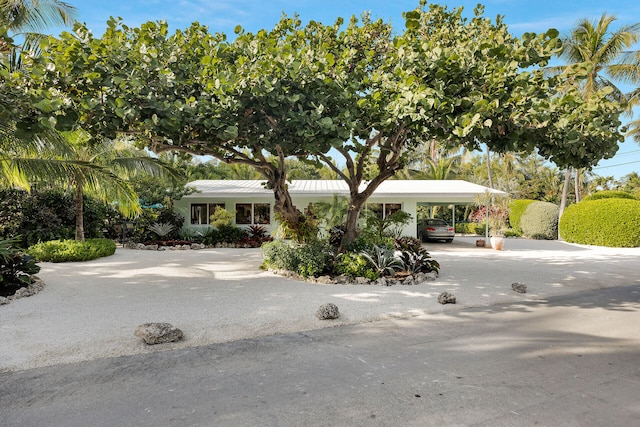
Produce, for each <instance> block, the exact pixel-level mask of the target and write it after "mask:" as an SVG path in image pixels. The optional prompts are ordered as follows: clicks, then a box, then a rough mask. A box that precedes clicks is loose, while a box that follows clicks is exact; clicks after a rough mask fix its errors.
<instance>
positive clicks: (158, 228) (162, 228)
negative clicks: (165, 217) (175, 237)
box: [149, 222, 175, 237]
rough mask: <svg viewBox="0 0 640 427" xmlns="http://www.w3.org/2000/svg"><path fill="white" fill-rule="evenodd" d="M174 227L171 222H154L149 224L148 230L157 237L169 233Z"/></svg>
mask: <svg viewBox="0 0 640 427" xmlns="http://www.w3.org/2000/svg"><path fill="white" fill-rule="evenodd" d="M174 228H175V227H174V226H173V224H169V223H168V222H160V223H158V222H155V223H153V225H151V226H149V230H151V231H153V232H154V233H156V234H157V235H158V237H165V236H166V235H167V234H169V233H171V232H172V231H173V229H174Z"/></svg>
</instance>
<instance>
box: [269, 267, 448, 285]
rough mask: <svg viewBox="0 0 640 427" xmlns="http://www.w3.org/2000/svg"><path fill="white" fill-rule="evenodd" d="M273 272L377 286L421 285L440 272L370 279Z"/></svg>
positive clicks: (316, 280)
mask: <svg viewBox="0 0 640 427" xmlns="http://www.w3.org/2000/svg"><path fill="white" fill-rule="evenodd" d="M269 271H270V272H272V273H273V274H277V275H278V276H283V277H288V278H290V279H296V280H301V281H305V282H311V283H319V284H322V285H377V286H394V285H405V286H412V285H419V284H421V283H425V282H433V281H434V280H436V278H437V277H438V273H436V272H435V271H432V272H430V273H418V274H415V275H412V276H406V277H380V278H379V279H376V280H370V279H367V278H366V277H356V278H355V279H351V278H349V277H348V276H345V275H340V276H319V277H303V276H300V275H299V274H298V273H295V272H293V271H289V270H277V269H271V268H270V269H269Z"/></svg>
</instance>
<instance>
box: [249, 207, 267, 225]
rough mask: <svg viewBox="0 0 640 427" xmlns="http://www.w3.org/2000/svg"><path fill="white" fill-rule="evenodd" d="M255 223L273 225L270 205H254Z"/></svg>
mask: <svg viewBox="0 0 640 427" xmlns="http://www.w3.org/2000/svg"><path fill="white" fill-rule="evenodd" d="M253 223H254V224H269V223H271V206H269V203H256V204H255V205H253Z"/></svg>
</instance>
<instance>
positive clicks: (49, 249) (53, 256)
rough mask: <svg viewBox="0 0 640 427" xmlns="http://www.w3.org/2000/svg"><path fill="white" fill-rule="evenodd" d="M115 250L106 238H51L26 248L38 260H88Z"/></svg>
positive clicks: (112, 252)
mask: <svg viewBox="0 0 640 427" xmlns="http://www.w3.org/2000/svg"><path fill="white" fill-rule="evenodd" d="M115 252H116V244H115V243H114V242H113V241H112V240H108V239H87V240H85V241H78V240H51V241H48V242H42V243H38V244H35V245H33V246H31V247H29V249H28V250H27V253H28V254H29V255H31V256H33V257H35V258H36V259H37V260H38V261H49V262H71V261H89V260H92V259H96V258H101V257H105V256H110V255H113V254H114V253H115Z"/></svg>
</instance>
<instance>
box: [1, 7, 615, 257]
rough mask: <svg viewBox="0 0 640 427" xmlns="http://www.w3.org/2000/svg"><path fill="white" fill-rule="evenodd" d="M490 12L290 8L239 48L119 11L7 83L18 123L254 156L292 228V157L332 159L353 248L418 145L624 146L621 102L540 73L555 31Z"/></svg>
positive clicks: (565, 158)
mask: <svg viewBox="0 0 640 427" xmlns="http://www.w3.org/2000/svg"><path fill="white" fill-rule="evenodd" d="M482 12H483V11H482V8H481V7H479V8H477V9H476V10H475V14H474V16H473V17H472V18H465V17H464V16H463V11H462V9H461V8H458V9H453V10H448V9H447V8H445V7H442V6H436V5H432V6H430V7H428V8H427V7H425V6H424V4H422V5H421V6H420V7H418V8H417V9H416V10H414V11H410V12H407V13H406V14H405V20H406V23H405V28H404V30H403V31H401V30H399V29H397V28H396V29H395V31H394V30H393V29H392V27H391V25H390V24H388V23H385V22H383V21H381V20H377V21H374V20H371V19H370V18H369V17H367V16H366V15H365V16H363V18H362V19H361V20H358V19H356V18H352V19H351V20H350V21H349V22H348V23H345V22H344V21H343V20H342V19H338V20H336V22H335V23H334V24H332V25H323V24H321V23H319V22H315V21H311V22H309V23H308V24H306V25H303V24H302V22H301V21H300V19H298V18H297V17H286V16H284V17H283V18H282V19H281V20H280V22H279V23H278V24H277V25H276V26H275V27H274V28H273V29H272V30H260V31H258V32H256V33H249V32H245V31H244V30H243V29H242V28H240V27H238V28H237V29H236V33H237V34H236V37H235V38H234V39H233V40H232V41H230V40H228V39H227V37H226V36H225V35H224V34H217V33H216V34H212V33H210V32H209V30H208V29H207V28H206V27H204V26H201V25H199V24H193V25H192V26H190V27H189V28H187V29H185V30H178V31H176V32H175V33H173V34H170V33H169V30H168V26H167V24H166V23H163V22H159V23H154V22H148V23H146V24H143V25H142V26H140V27H138V28H130V27H127V26H126V25H122V24H121V23H120V22H119V21H117V20H111V21H110V22H109V23H108V28H107V31H106V33H105V34H104V35H103V36H102V37H99V38H98V37H94V36H93V35H92V34H91V32H90V31H88V29H87V28H85V27H83V26H81V25H78V26H76V28H75V34H70V33H63V34H62V35H61V36H60V37H59V38H49V39H48V41H47V43H46V44H45V45H44V46H43V54H42V56H41V58H39V59H34V60H33V62H31V63H30V64H29V72H28V73H25V74H24V77H25V78H24V79H22V80H21V79H19V78H16V76H12V77H11V78H12V79H13V80H11V82H10V83H9V84H7V83H6V82H0V85H1V84H5V86H7V91H6V93H7V94H11V95H12V96H15V95H16V94H21V95H22V100H24V99H30V101H31V102H30V103H29V104H28V108H24V106H25V103H24V102H23V103H17V104H15V105H18V106H20V108H17V107H14V108H13V109H12V110H11V114H12V115H13V116H14V117H15V116H18V115H19V117H17V121H18V124H19V126H18V131H19V132H31V133H34V132H35V133H37V132H39V131H41V130H42V129H46V128H47V127H55V128H57V129H59V130H70V129H73V128H78V127H79V128H82V129H83V130H84V131H86V132H88V133H89V134H90V135H94V137H95V138H96V139H100V138H103V137H115V136H116V134H117V133H120V132H128V133H133V134H135V135H137V136H138V138H139V140H140V141H141V142H142V143H144V144H146V145H147V146H149V147H152V148H153V149H154V150H156V151H167V150H180V151H186V152H190V153H195V154H208V155H212V156H214V157H216V158H218V159H219V160H221V161H223V162H227V163H242V164H246V165H250V166H252V167H254V168H256V170H258V171H259V172H260V173H261V175H262V176H264V177H265V181H266V185H267V186H268V187H269V188H272V189H273V191H274V195H275V210H276V212H277V213H278V214H279V216H280V217H281V219H282V220H283V221H286V222H287V223H289V224H290V225H291V226H292V228H296V227H297V226H301V225H302V224H303V223H304V221H305V218H304V216H303V215H302V214H301V212H299V211H298V209H296V207H295V206H294V205H293V203H292V201H291V197H290V195H289V193H288V190H287V176H288V175H287V167H286V162H285V160H286V159H287V157H292V156H293V157H298V158H305V159H315V160H316V161H318V162H324V163H325V164H327V165H328V166H329V167H331V168H332V169H333V171H334V172H335V173H336V174H337V175H338V176H339V177H340V178H341V179H343V180H345V182H346V183H347V184H348V186H349V189H350V205H349V212H348V217H347V223H346V233H345V236H344V242H343V243H345V242H346V243H348V242H349V241H350V240H353V239H354V238H355V235H356V226H357V222H358V218H359V215H360V211H361V210H362V207H363V206H364V204H365V202H366V200H367V198H368V197H369V196H370V195H371V194H372V193H373V192H374V191H375V189H376V188H378V186H379V185H380V184H381V183H382V182H384V180H386V179H388V178H390V177H392V176H393V175H394V174H395V173H396V172H397V171H398V170H400V169H401V168H402V167H403V166H404V164H405V163H406V160H407V158H408V156H409V155H410V153H411V150H412V149H413V148H414V147H416V146H417V145H418V144H420V143H421V142H423V141H428V140H432V139H437V140H443V141H446V142H447V143H448V144H449V145H451V146H461V145H465V146H468V147H476V146H477V145H478V144H479V143H481V142H482V143H487V144H488V145H489V147H490V148H491V149H492V150H493V151H498V152H501V151H506V150H512V151H526V152H531V151H532V150H533V148H534V147H537V148H538V149H539V152H540V153H541V154H543V155H545V156H546V157H548V158H550V157H551V158H553V159H554V161H556V163H557V164H559V165H561V164H562V163H563V162H564V163H566V162H569V161H571V163H572V164H575V163H576V162H577V163H580V162H583V163H585V164H590V163H591V162H593V160H594V159H599V158H602V157H607V156H611V155H613V153H615V149H616V148H617V143H618V141H619V140H621V136H620V134H619V132H618V130H617V128H618V126H619V122H618V114H619V110H620V109H619V106H618V105H617V104H616V103H615V102H613V101H608V100H607V99H606V97H605V96H604V95H606V94H604V93H603V94H599V96H594V97H592V98H590V99H589V100H584V99H582V98H581V97H579V96H577V94H576V93H574V92H575V90H573V92H572V86H570V85H566V86H565V85H564V83H565V82H567V81H572V80H574V79H576V78H582V77H583V76H582V75H580V74H579V73H578V71H580V67H575V68H573V69H572V70H571V74H568V73H565V74H563V75H560V76H553V77H546V76H545V75H544V74H543V72H542V71H540V70H539V68H540V67H543V66H545V65H546V64H547V61H548V60H549V58H551V56H552V55H553V54H554V53H557V52H558V49H560V41H559V39H558V38H557V36H558V34H557V32H556V31H555V30H549V31H547V32H546V33H544V34H540V35H536V34H531V33H526V34H524V35H523V36H522V37H515V36H513V35H511V34H510V33H509V31H508V29H507V27H506V25H505V24H504V23H503V22H502V20H501V18H499V17H498V18H497V19H496V21H495V22H493V21H492V20H490V19H488V18H485V17H483V16H482ZM16 86H18V87H16ZM11 105H13V104H11ZM334 157H335V158H334ZM365 172H366V173H365ZM365 178H368V179H367V180H365ZM343 246H344V245H343Z"/></svg>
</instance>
